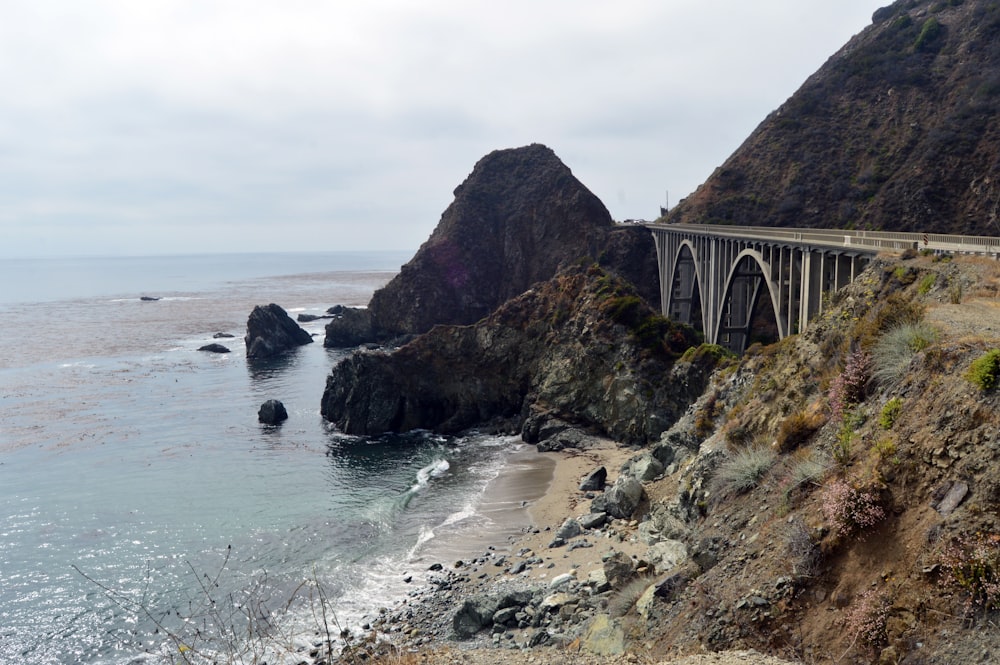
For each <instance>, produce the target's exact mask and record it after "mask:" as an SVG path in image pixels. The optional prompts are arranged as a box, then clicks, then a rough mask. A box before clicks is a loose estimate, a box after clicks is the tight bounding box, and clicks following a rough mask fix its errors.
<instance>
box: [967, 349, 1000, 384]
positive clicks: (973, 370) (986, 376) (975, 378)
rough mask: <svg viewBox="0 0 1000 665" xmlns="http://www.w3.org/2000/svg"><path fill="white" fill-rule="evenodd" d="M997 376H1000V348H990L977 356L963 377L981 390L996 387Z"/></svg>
mask: <svg viewBox="0 0 1000 665" xmlns="http://www.w3.org/2000/svg"><path fill="white" fill-rule="evenodd" d="M997 376H1000V349H991V350H989V351H987V352H986V353H984V354H983V355H981V356H979V358H977V359H976V360H974V361H973V363H972V365H971V366H970V367H969V371H967V372H966V373H965V378H966V379H968V380H969V381H971V382H972V383H974V384H975V385H976V386H977V387H978V388H979V389H980V390H982V391H983V392H986V391H988V390H993V388H995V387H996V385H997Z"/></svg>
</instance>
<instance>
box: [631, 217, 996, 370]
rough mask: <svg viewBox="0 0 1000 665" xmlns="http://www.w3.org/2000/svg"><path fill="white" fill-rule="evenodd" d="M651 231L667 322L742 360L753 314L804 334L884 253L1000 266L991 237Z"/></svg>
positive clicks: (667, 227)
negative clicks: (975, 257)
mask: <svg viewBox="0 0 1000 665" xmlns="http://www.w3.org/2000/svg"><path fill="white" fill-rule="evenodd" d="M645 226H646V227H647V228H649V229H650V230H651V231H652V232H653V237H654V238H655V240H656V254H657V259H658V262H659V269H660V303H661V307H662V311H663V315H664V316H667V317H669V318H671V319H673V320H674V321H679V322H682V323H687V324H689V325H692V326H694V327H695V328H698V329H700V330H701V331H702V332H703V333H704V335H705V341H706V342H709V343H712V344H720V345H722V346H725V347H727V348H729V349H730V350H732V351H735V352H737V353H741V352H742V351H743V350H744V349H745V348H746V346H747V343H748V341H749V340H750V338H751V334H752V333H753V332H754V331H753V326H754V313H755V310H756V311H757V312H761V311H763V312H764V313H765V314H773V316H774V323H775V325H776V327H777V331H776V332H777V336H778V338H779V339H784V338H785V337H786V336H788V335H792V334H795V333H799V332H803V331H804V330H805V329H806V327H807V326H808V324H809V321H810V320H811V319H812V318H813V317H815V316H816V315H818V314H820V313H821V312H822V311H823V306H824V301H823V294H825V293H831V292H833V291H836V290H837V289H840V288H841V287H843V286H845V285H847V284H849V283H850V282H852V281H853V280H854V279H855V278H856V277H857V276H858V274H859V273H860V272H861V271H862V270H863V269H864V267H865V266H866V265H867V264H868V262H869V261H870V260H871V258H872V257H874V256H875V255H876V254H877V253H879V252H881V251H896V252H899V251H903V250H906V249H928V250H931V251H934V252H951V253H966V254H984V255H988V256H992V257H994V258H1000V238H993V237H986V236H960V235H941V234H921V233H894V232H876V231H839V230H826V229H788V228H774V227H760V226H722V225H715V224H709V225H702V224H646V225H645ZM760 308H763V310H761V309H760ZM772 334H773V333H772Z"/></svg>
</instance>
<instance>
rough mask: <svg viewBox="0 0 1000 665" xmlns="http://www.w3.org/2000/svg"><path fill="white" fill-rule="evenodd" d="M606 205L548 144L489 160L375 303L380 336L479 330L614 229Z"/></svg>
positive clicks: (594, 251)
mask: <svg viewBox="0 0 1000 665" xmlns="http://www.w3.org/2000/svg"><path fill="white" fill-rule="evenodd" d="M612 224H613V222H612V220H611V215H610V214H609V213H608V210H607V208H605V207H604V204H603V203H601V201H600V200H599V199H598V198H597V197H596V196H594V194H593V193H591V192H590V191H589V190H588V189H587V188H586V187H584V186H583V184H581V183H580V181H579V180H577V179H576V178H575V177H574V176H573V174H572V172H571V171H570V170H569V168H567V167H566V165H564V164H563V163H562V162H561V161H560V160H559V158H558V157H557V156H556V155H555V153H554V152H552V150H551V149H549V148H547V147H545V146H543V145H538V144H534V145H529V146H526V147H523V148H515V149H510V150H497V151H495V152H492V153H490V154H488V155H486V156H485V157H483V158H482V159H481V160H479V162H478V163H477V164H476V166H475V168H474V169H473V170H472V173H471V174H470V175H469V177H468V178H467V179H466V180H465V182H463V183H462V184H461V185H459V186H458V188H457V189H456V190H455V200H454V201H453V202H452V204H451V205H450V206H448V209H447V210H445V211H444V214H443V215H442V216H441V221H440V222H439V223H438V226H437V228H435V229H434V232H433V233H432V234H431V236H430V238H429V239H428V240H427V241H426V242H425V243H424V244H423V245H422V246H421V247H420V249H419V250H418V251H417V253H416V255H415V256H414V257H413V259H412V260H411V261H410V262H409V263H407V264H406V265H405V266H403V268H402V271H401V272H400V273H399V275H397V276H396V278H395V279H393V280H392V281H391V282H390V283H389V284H387V285H386V286H385V287H384V288H382V289H380V290H379V291H377V292H376V293H375V295H374V296H373V297H372V300H371V303H370V304H369V310H370V311H371V316H372V325H373V327H374V329H375V331H376V333H377V334H379V336H381V337H383V338H384V337H392V336H394V335H399V334H409V333H422V332H426V331H427V330H430V328H431V327H432V326H434V325H436V324H439V323H443V324H468V323H475V322H476V321H478V320H479V319H481V318H483V317H484V316H486V315H488V314H489V313H490V312H492V311H493V310H494V309H496V308H497V307H498V306H499V305H501V304H502V303H503V302H505V301H506V300H508V299H510V298H512V297H514V296H516V295H519V294H521V293H523V292H524V291H526V290H527V289H528V288H529V287H530V286H531V285H532V284H534V283H535V282H538V281H542V280H546V279H549V278H550V277H552V276H553V275H555V274H556V272H557V271H558V270H559V268H560V267H562V266H564V265H566V264H568V263H571V262H573V261H576V260H578V259H580V258H581V257H587V256H590V257H596V256H597V255H598V254H599V252H600V251H601V248H602V242H603V239H604V236H605V234H606V233H607V232H608V231H610V230H611V228H612Z"/></svg>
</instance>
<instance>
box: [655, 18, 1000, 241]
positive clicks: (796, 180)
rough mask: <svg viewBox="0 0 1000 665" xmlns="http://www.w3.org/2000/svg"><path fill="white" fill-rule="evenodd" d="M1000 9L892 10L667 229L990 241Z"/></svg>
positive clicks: (997, 162)
mask: <svg viewBox="0 0 1000 665" xmlns="http://www.w3.org/2000/svg"><path fill="white" fill-rule="evenodd" d="M998 109H1000V6H998V5H997V4H996V3H993V2H988V1H985V0H966V1H964V2H963V1H962V0H951V1H950V2H927V1H924V2H916V1H913V0H900V1H899V2H896V3H894V4H893V5H891V6H889V7H885V8H883V9H880V10H878V11H877V12H875V14H874V16H873V23H872V24H871V25H870V26H868V27H867V28H866V29H865V30H864V31H862V32H861V33H860V34H859V35H857V36H855V37H854V38H853V39H852V40H851V41H850V42H849V43H848V44H847V45H846V46H844V47H843V48H842V49H841V50H840V51H838V52H837V53H836V54H834V55H833V56H832V57H831V58H830V59H829V60H828V61H827V62H826V64H825V65H824V66H823V67H822V68H820V70H819V71H817V72H816V73H815V74H814V75H813V76H811V77H810V78H809V79H808V80H807V81H806V82H805V83H804V84H803V85H802V87H801V88H800V89H799V90H798V91H797V92H796V93H795V94H794V95H792V97H791V98H789V99H788V101H787V102H785V104H783V105H782V106H781V107H780V108H779V109H777V110H776V111H774V112H773V113H771V114H770V115H769V116H768V117H767V118H766V119H765V120H764V121H763V122H762V123H761V124H760V125H759V126H758V127H757V129H756V130H755V131H754V132H753V134H751V136H750V137H748V138H747V140H746V141H745V142H744V143H743V145H742V146H740V148H739V149H738V150H737V151H736V152H735V153H734V154H733V155H732V156H731V157H730V158H729V159H728V160H726V162H725V163H724V164H723V165H722V166H721V167H719V168H718V169H716V171H715V172H714V173H713V174H712V176H711V177H710V178H709V179H708V180H707V181H706V182H705V183H704V184H703V185H702V186H701V187H699V188H698V190H697V191H696V192H695V193H694V194H692V195H691V196H690V197H688V198H687V199H685V200H683V201H681V202H680V203H679V204H678V205H677V206H676V207H675V208H674V209H673V210H671V211H670V213H669V214H668V215H667V216H666V221H669V222H688V223H725V224H739V225H761V226H786V227H790V226H795V227H809V228H859V229H879V230H897V231H914V232H934V233H963V234H972V235H1000V217H998V215H1000V117H998V113H997V111H998Z"/></svg>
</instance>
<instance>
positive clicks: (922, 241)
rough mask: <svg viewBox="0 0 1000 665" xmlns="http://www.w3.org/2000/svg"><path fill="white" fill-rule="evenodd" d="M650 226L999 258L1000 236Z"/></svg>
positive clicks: (816, 243) (822, 244) (823, 244)
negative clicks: (922, 249)
mask: <svg viewBox="0 0 1000 665" xmlns="http://www.w3.org/2000/svg"><path fill="white" fill-rule="evenodd" d="M646 226H647V227H648V228H650V229H665V230H672V231H678V232H682V233H692V234H696V235H705V236H716V237H718V236H722V237H732V238H740V239H744V240H765V241H772V242H773V241H779V242H780V241H784V242H789V243H795V244H801V245H814V246H819V247H836V248H850V247H857V248H859V249H865V250H869V251H878V250H880V249H893V250H905V249H911V248H912V249H920V248H926V249H929V250H932V251H938V252H954V253H960V254H986V255H992V256H997V257H1000V237H994V236H964V235H955V234H942V233H908V232H902V231H848V230H840V229H792V228H785V227H773V226H732V225H725V224H655V223H652V224H647V225H646Z"/></svg>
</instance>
